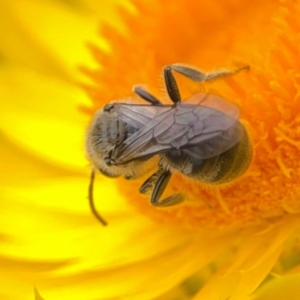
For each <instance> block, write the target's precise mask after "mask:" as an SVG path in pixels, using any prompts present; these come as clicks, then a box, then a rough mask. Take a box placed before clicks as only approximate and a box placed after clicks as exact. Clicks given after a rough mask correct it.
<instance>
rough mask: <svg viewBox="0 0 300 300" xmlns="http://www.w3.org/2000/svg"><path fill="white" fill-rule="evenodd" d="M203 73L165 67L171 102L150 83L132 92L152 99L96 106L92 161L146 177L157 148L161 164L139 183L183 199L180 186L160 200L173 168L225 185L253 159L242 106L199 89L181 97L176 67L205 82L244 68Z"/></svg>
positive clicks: (156, 195)
mask: <svg viewBox="0 0 300 300" xmlns="http://www.w3.org/2000/svg"><path fill="white" fill-rule="evenodd" d="M246 68H249V67H248V66H244V67H242V68H240V69H237V70H234V71H231V70H226V69H223V70H220V71H216V72H212V73H203V72H201V71H200V70H198V69H196V68H193V67H189V66H186V65H182V64H173V65H169V66H166V67H165V68H164V73H163V74H164V83H165V86H166V91H167V94H168V96H169V98H170V100H171V102H172V104H164V103H162V102H161V101H160V100H159V99H158V98H156V97H155V96H154V95H152V94H151V93H149V92H148V91H147V90H146V89H144V88H142V87H140V86H135V87H134V89H133V90H134V92H135V93H136V94H137V95H138V96H139V97H140V98H142V99H143V100H145V101H146V102H148V103H145V104H135V103H121V102H114V103H110V104H107V105H106V106H104V108H103V110H101V111H98V112H97V113H96V115H95V118H94V120H93V122H92V123H91V126H90V128H89V130H88V134H87V152H88V156H89V158H90V159H91V161H92V162H93V163H94V165H95V168H96V169H98V170H99V171H100V172H101V173H102V174H104V175H106V176H108V177H116V176H121V175H122V176H124V177H125V178H126V179H133V178H137V177H139V176H141V175H142V174H143V172H144V169H145V166H146V165H147V162H148V161H149V160H151V159H152V158H153V157H154V156H156V155H158V157H159V162H158V168H157V171H156V172H155V173H154V174H152V175H151V176H150V177H149V178H148V179H147V180H146V181H145V182H144V183H143V184H142V186H141V187H140V190H139V191H140V193H142V194H145V193H148V192H149V191H150V192H151V196H150V202H151V204H152V205H153V206H156V207H164V206H170V205H175V204H177V203H180V202H181V201H183V196H182V195H181V194H180V193H177V194H174V195H171V196H169V197H167V198H166V199H163V200H161V199H160V198H161V196H162V194H163V192H164V190H165V188H166V186H167V185H168V182H169V180H170V178H171V176H172V174H173V173H174V172H176V171H177V172H180V173H182V174H183V175H185V176H187V177H190V178H192V179H195V180H198V181H201V182H205V183H209V184H223V183H227V182H230V181H232V180H234V179H235V178H237V177H239V176H240V175H242V174H243V173H244V172H245V170H246V169H247V167H248V166H249V164H250V161H251V156H252V148H251V143H250V140H249V136H248V134H247V131H246V130H245V128H244V126H243V125H242V124H241V122H240V121H239V116H240V110H239V108H238V107H237V106H236V105H234V104H233V103H230V102H228V101H226V100H225V99H223V98H222V97H220V96H217V95H213V94H209V93H197V94H195V95H192V96H191V97H189V98H187V99H186V100H184V101H182V99H181V95H180V91H179V88H178V84H177V82H176V79H175V76H174V74H173V72H174V71H175V72H177V73H180V74H182V75H183V76H186V77H187V78H189V79H191V80H193V81H195V82H200V83H201V82H204V81H208V80H213V79H217V78H220V77H223V76H226V75H231V74H235V73H237V72H239V71H241V70H243V69H246ZM94 172H95V171H94V170H93V171H92V176H91V184H90V193H89V199H90V204H91V208H92V211H93V213H94V214H95V215H96V217H97V218H98V219H99V220H100V221H101V222H102V223H103V224H106V222H105V221H104V220H103V219H102V217H100V215H99V214H98V213H97V211H96V209H95V207H94V205H93V201H92V189H93V181H94Z"/></svg>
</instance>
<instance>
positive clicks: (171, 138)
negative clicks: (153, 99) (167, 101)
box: [114, 94, 242, 164]
mask: <svg viewBox="0 0 300 300" xmlns="http://www.w3.org/2000/svg"><path fill="white" fill-rule="evenodd" d="M238 117H239V109H238V107H236V106H235V105H233V104H231V103H229V102H227V101H226V100H224V99H223V98H221V97H218V96H215V95H212V94H196V95H194V96H192V97H191V98H189V99H187V100H186V101H184V102H181V103H178V104H177V105H176V106H175V107H170V106H157V112H156V114H155V115H154V118H153V119H152V120H151V121H150V122H149V123H147V124H146V125H145V126H144V127H142V128H141V129H140V130H139V131H137V132H136V133H135V134H133V135H132V136H130V137H129V138H128V139H126V140H125V141H124V143H123V145H122V146H120V148H119V149H117V150H116V152H115V153H114V158H115V161H116V163H117V164H123V163H127V162H129V161H131V160H134V159H137V158H142V157H145V156H150V155H155V154H159V153H163V152H168V151H173V150H177V149H185V148H194V147H195V146H197V147H198V148H199V149H201V151H200V153H199V157H201V158H202V159H205V158H208V157H213V156H216V155H218V154H220V153H222V152H224V151H226V150H228V149H230V148H231V147H232V146H233V145H234V144H236V143H237V142H238V141H239V140H240V138H241V135H242V131H241V129H242V127H241V125H239V123H238ZM232 128H233V129H232ZM209 141H210V143H209ZM201 146H203V147H201ZM197 152H198V151H197Z"/></svg>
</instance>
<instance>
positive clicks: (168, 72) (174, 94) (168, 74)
mask: <svg viewBox="0 0 300 300" xmlns="http://www.w3.org/2000/svg"><path fill="white" fill-rule="evenodd" d="M164 80H165V85H166V89H167V93H168V95H169V97H170V99H171V100H172V102H173V103H178V102H181V96H180V92H179V89H178V85H177V82H176V79H175V77H174V75H173V73H172V65H170V66H166V67H165V68H164Z"/></svg>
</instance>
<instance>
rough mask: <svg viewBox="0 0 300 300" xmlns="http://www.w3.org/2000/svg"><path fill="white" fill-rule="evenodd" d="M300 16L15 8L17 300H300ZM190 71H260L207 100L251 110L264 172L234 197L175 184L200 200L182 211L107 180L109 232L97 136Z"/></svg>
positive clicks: (204, 9)
mask: <svg viewBox="0 0 300 300" xmlns="http://www.w3.org/2000/svg"><path fill="white" fill-rule="evenodd" d="M116 5H117V6H118V7H121V5H122V9H120V8H119V9H118V10H117V8H116ZM117 12H118V13H119V14H117ZM299 12H300V5H299V4H298V3H297V2H296V1H292V0H286V1H281V2H277V1H273V0H267V1H251V2H250V1H239V2H237V1H233V0H227V1H223V2H221V1H217V0H213V1H208V0H205V1H201V3H200V2H199V1H189V2H188V1H185V0H178V1H176V2H172V1H164V2H163V1H142V0H132V1H131V2H126V3H125V1H124V2H122V3H121V0H120V1H119V2H113V3H112V2H109V1H105V2H102V1H101V4H100V3H99V2H98V1H96V0H95V1H72V2H71V1H70V2H63V1H62V2H60V1H56V2H54V1H49V0H48V1H47V0H44V1H38V0H30V1H29V0H27V1H24V2H23V3H20V2H19V1H12V2H5V3H1V4H0V16H1V20H2V21H1V22H2V28H1V35H0V38H1V40H0V54H1V58H2V60H1V66H0V70H1V73H0V95H1V105H2V107H1V118H0V121H1V146H0V147H1V150H2V177H1V189H0V191H1V193H2V197H1V213H2V215H1V227H0V228H1V232H0V241H1V250H0V251H1V252H0V255H1V256H0V259H1V264H0V265H1V268H0V275H1V277H0V278H1V282H0V295H1V298H3V299H30V298H32V295H33V294H34V293H35V297H36V299H45V300H52V299H55V300H57V299H67V300H68V299H72V300H76V299H81V300H82V299H125V300H126V299H130V300H132V299H137V300H144V299H145V300H148V299H156V300H158V299H231V300H234V299H238V300H240V299H282V298H283V297H284V296H281V297H279V295H280V294H279V291H281V290H282V289H283V290H284V291H285V293H284V295H286V296H290V299H298V295H300V291H299V288H298V286H299V259H298V251H299V242H298V235H299V212H300V204H299V203H300V201H299V198H300V187H299V186H300V185H299V183H300V179H299V173H300V165H299V159H298V158H299V148H300V142H299V138H300V130H299V128H300V117H299V109H300V105H299V103H300V102H299V93H298V88H299V83H300V80H299V73H300V72H299V64H298V56H299V49H298V48H299V47H298V45H299V42H300V40H299V39H300V37H299V29H300V22H299V21H298V18H297V16H298V15H299ZM99 20H101V23H100V26H101V28H100V29H101V33H100V37H97V24H99V23H98V22H99ZM104 24H106V25H104ZM107 24H110V25H107ZM87 41H89V50H88V47H85V44H86V42H87ZM95 45H96V46H95ZM89 51H91V53H92V54H93V57H94V59H95V60H94V61H93V60H91V57H90V56H89ZM177 62H182V63H187V64H191V65H195V66H198V67H200V68H201V69H203V70H211V69H217V68H220V67H228V68H231V69H234V68H237V67H238V66H242V65H247V64H249V65H250V70H249V71H244V72H240V73H239V74H236V75H234V76H230V77H227V78H224V79H220V80H216V81H214V82H212V83H207V84H205V85H204V86H205V89H206V90H208V91H213V92H216V93H218V94H220V95H222V97H224V98H226V99H228V100H229V101H232V102H234V103H236V104H237V105H238V106H239V107H240V109H241V120H242V122H243V124H245V126H246V128H247V130H248V132H249V134H250V136H251V143H252V145H253V150H254V152H253V158H252V163H251V166H250V167H249V169H248V170H247V171H246V173H245V174H244V175H243V176H242V177H241V178H239V179H237V180H235V181H234V182H232V183H231V184H228V185H226V186H217V185H216V186H209V185H204V184H201V183H198V182H195V181H192V180H190V179H187V178H186V177H184V176H182V175H181V174H174V176H173V179H172V181H171V183H170V184H169V186H168V192H170V193H171V192H176V191H180V192H183V193H184V195H185V197H186V199H187V201H185V202H184V203H183V204H180V205H178V206H175V207H172V208H170V209H167V208H163V209H157V208H154V207H151V206H150V205H149V203H148V199H147V198H145V197H142V196H141V195H140V194H139V193H138V188H139V186H140V185H141V184H142V182H143V180H144V179H145V178H141V179H139V180H136V181H125V180H123V179H107V178H104V177H103V176H101V175H99V176H97V179H96V184H95V200H96V205H97V208H98V209H99V211H100V213H101V214H102V215H103V216H104V217H105V218H106V219H107V220H108V222H109V226H107V227H102V226H101V225H100V224H99V223H98V222H97V221H96V220H95V218H94V217H93V216H92V215H91V213H90V211H89V207H88V201H87V185H88V180H89V179H88V173H89V171H90V170H89V164H88V162H87V160H86V159H85V157H84V146H83V143H84V135H85V130H86V127H87V124H88V122H89V120H90V119H91V116H92V114H93V113H94V112H95V110H96V109H99V108H101V107H102V106H103V105H104V104H106V103H108V102H110V101H112V100H115V99H120V98H122V97H127V96H131V93H130V89H131V86H132V85H133V84H137V83H144V84H147V85H148V87H149V89H150V90H151V91H153V92H154V93H155V94H156V95H158V96H160V97H162V99H163V100H165V95H164V92H163V91H161V89H160V87H161V82H158V80H157V78H158V75H159V74H160V72H161V69H162V67H163V66H164V65H168V64H171V63H177ZM77 64H80V65H85V67H81V72H82V71H83V72H84V73H85V74H87V75H88V77H89V78H90V79H91V80H92V83H91V81H89V80H88V79H87V78H86V77H84V76H83V74H82V73H81V72H80V71H79V70H77V69H76V65H77ZM78 82H81V85H83V86H84V88H85V91H86V92H87V93H88V94H89V96H90V99H92V104H93V105H90V99H89V98H88V97H87V96H86V95H85V94H84V92H83V90H82V89H81V88H80V87H79V84H78ZM82 82H84V84H82ZM179 85H180V88H182V91H183V93H184V94H191V93H194V92H196V90H197V89H199V86H196V85H191V84H190V83H189V82H187V81H186V80H180V81H179ZM79 107H80V108H81V110H79V109H78V108H79ZM83 112H85V113H83ZM86 112H88V113H86ZM145 177H147V176H146V175H145ZM267 297H269V298H267ZM276 297H277V298H276ZM293 297H294V298H293Z"/></svg>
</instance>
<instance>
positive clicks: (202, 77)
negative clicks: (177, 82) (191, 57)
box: [166, 64, 250, 82]
mask: <svg viewBox="0 0 300 300" xmlns="http://www.w3.org/2000/svg"><path fill="white" fill-rule="evenodd" d="M166 68H169V69H171V70H174V71H176V72H177V73H180V74H181V75H183V76H186V77H188V78H189V79H191V80H193V81H195V82H204V81H208V80H212V79H217V78H219V77H223V76H227V75H233V74H235V73H237V72H240V71H242V70H244V69H249V68H250V67H249V66H248V65H247V66H243V67H241V68H238V69H235V70H227V69H222V70H217V71H214V72H210V73H203V72H201V71H200V70H198V69H197V68H193V67H189V66H185V65H181V64H174V65H170V66H167V67H166Z"/></svg>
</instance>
